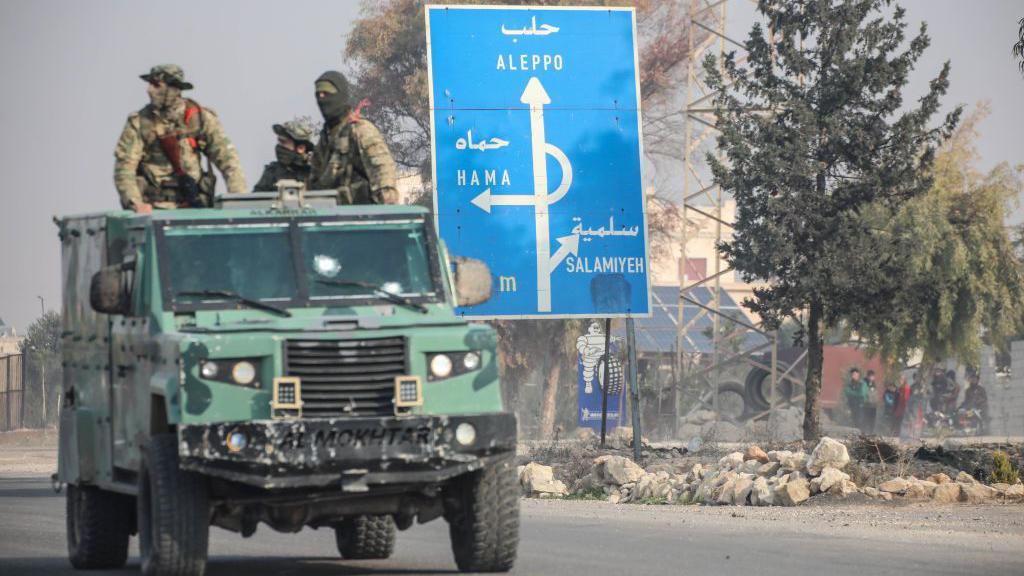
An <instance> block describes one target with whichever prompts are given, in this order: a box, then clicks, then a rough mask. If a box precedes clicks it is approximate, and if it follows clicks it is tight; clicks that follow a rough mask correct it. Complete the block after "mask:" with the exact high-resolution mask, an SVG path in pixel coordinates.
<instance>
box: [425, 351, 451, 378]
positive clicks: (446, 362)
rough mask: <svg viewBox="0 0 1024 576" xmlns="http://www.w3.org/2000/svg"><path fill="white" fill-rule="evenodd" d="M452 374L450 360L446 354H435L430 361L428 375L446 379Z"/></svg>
mask: <svg viewBox="0 0 1024 576" xmlns="http://www.w3.org/2000/svg"><path fill="white" fill-rule="evenodd" d="M451 373H452V359H451V358H449V357H448V355H447V354H435V355H434V357H433V358H431V359H430V374H431V375H433V376H434V377H435V378H447V377H448V375H449V374H451Z"/></svg>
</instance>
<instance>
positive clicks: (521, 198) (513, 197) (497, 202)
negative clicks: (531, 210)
mask: <svg viewBox="0 0 1024 576" xmlns="http://www.w3.org/2000/svg"><path fill="white" fill-rule="evenodd" d="M470 202H472V203H473V204H475V205H476V207H477V208H479V209H481V210H483V211H484V212H487V213H488V214H490V212H491V206H529V205H531V204H533V196H527V195H525V194H494V195H491V189H490V188H488V189H486V190H484V191H483V192H481V193H480V194H479V195H478V196H477V197H476V198H473V199H472V200H470Z"/></svg>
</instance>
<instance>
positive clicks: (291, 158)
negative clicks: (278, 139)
mask: <svg viewBox="0 0 1024 576" xmlns="http://www.w3.org/2000/svg"><path fill="white" fill-rule="evenodd" d="M274 152H275V154H276V155H277V161H278V162H280V163H281V164H282V165H283V166H285V167H287V168H290V169H292V170H298V171H300V172H303V171H306V170H309V158H308V157H307V156H306V155H305V154H299V153H298V152H297V151H295V150H289V149H288V148H285V147H284V146H282V145H280V144H278V145H277V147H276V148H274Z"/></svg>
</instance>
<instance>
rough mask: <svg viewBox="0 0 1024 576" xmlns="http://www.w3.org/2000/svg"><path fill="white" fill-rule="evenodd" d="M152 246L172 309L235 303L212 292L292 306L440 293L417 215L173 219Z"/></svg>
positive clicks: (425, 296) (426, 296) (415, 297)
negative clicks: (366, 219) (374, 219)
mask: <svg viewBox="0 0 1024 576" xmlns="http://www.w3.org/2000/svg"><path fill="white" fill-rule="evenodd" d="M158 245H159V247H160V251H161V254H160V261H161V274H162V276H161V280H162V283H163V285H164V288H165V295H166V297H165V299H166V300H167V301H169V302H171V304H172V307H173V308H174V309H175V310H183V309H194V308H200V307H202V308H230V307H236V306H238V305H239V302H238V301H237V300H238V299H237V298H234V299H233V298H228V297H225V296H223V295H218V294H216V293H215V292H224V293H232V294H234V295H237V296H238V297H241V298H246V299H250V300H255V301H260V302H268V303H272V302H277V303H279V305H285V306H293V307H295V306H323V305H332V304H336V305H347V304H357V303H358V304H363V303H370V302H379V301H386V300H387V298H383V297H382V295H381V294H380V291H386V292H390V293H391V294H395V295H401V296H403V297H406V298H408V299H410V300H412V301H428V302H431V301H436V300H437V298H438V288H437V286H436V285H435V284H436V275H435V274H433V273H432V271H433V267H434V266H435V265H436V264H434V263H433V262H432V260H431V258H430V257H429V252H428V242H427V239H426V230H425V228H424V224H423V222H422V221H420V220H410V221H402V222H398V223H392V222H387V223H381V224H353V223H350V222H337V221H326V222H324V221H310V222H301V221H300V222H298V223H280V224H276V223H275V224H240V223H232V224H203V223H190V224H179V223H171V224H169V225H168V226H166V227H165V228H164V230H163V239H162V241H161V242H159V243H158ZM385 296H386V295H385Z"/></svg>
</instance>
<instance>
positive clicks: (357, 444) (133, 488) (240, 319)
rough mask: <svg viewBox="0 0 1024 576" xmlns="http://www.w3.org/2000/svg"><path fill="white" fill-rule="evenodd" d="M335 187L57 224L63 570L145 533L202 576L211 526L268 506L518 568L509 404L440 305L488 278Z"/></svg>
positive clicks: (414, 222) (484, 285) (490, 350)
mask: <svg viewBox="0 0 1024 576" xmlns="http://www.w3.org/2000/svg"><path fill="white" fill-rule="evenodd" d="M240 196H241V195H240ZM329 198H330V195H325V194H320V193H316V192H309V193H304V192H303V191H302V190H301V188H290V187H289V186H287V185H282V187H281V191H280V193H262V194H259V193H257V194H249V195H245V197H240V198H239V199H233V198H227V199H225V200H223V201H222V202H221V203H220V204H219V205H218V207H217V208H209V209H195V210H168V211H157V212H154V213H153V214H152V215H136V214H134V213H131V212H127V211H116V212H108V213H103V214H92V215H85V216H74V217H67V218H64V219H62V220H60V221H59V222H58V224H59V227H60V237H61V241H62V259H63V279H64V302H63V304H64V336H63V338H64V346H63V350H64V366H65V368H64V382H63V396H62V402H63V404H62V406H63V411H62V413H61V422H60V458H59V469H58V475H57V480H58V481H59V482H63V483H66V484H67V531H68V533H67V540H68V551H69V555H70V559H71V563H72V564H73V565H74V566H75V567H76V568H100V567H117V566H121V565H123V564H124V563H125V562H126V558H127V554H128V543H129V538H130V535H132V534H138V538H139V549H140V552H141V557H142V558H141V560H142V571H143V572H144V573H146V574H160V575H164V574H183V575H184V574H201V573H202V572H203V570H204V567H205V563H206V559H207V550H208V544H207V543H208V538H209V530H210V528H209V527H210V526H211V525H212V526H218V527H221V528H224V529H227V530H230V531H234V532H238V533H240V534H241V535H242V536H250V535H252V534H253V533H254V532H255V531H256V529H257V526H258V525H259V524H260V523H263V524H267V525H269V526H270V527H271V528H273V529H275V530H278V531H282V532H297V531H299V530H301V529H302V528H303V527H312V528H325V529H333V530H334V533H335V536H336V541H337V548H338V552H339V553H340V555H341V556H342V557H343V558H359V559H370V558H386V557H388V555H390V554H391V552H392V550H393V547H394V541H395V533H396V530H404V529H406V528H408V527H409V526H410V525H411V524H412V523H413V522H414V521H418V522H420V523H423V522H428V521H430V520H434V519H438V518H441V517H443V518H444V519H445V520H446V521H447V522H448V524H449V532H450V534H451V541H452V549H453V551H454V556H455V561H456V564H457V565H458V567H459V568H460V569H461V570H463V571H506V570H508V569H510V568H511V566H512V563H513V560H514V558H515V553H516V547H517V540H518V524H519V517H518V514H519V510H518V486H517V482H516V479H515V472H514V466H513V465H512V460H511V458H512V456H513V455H514V448H515V440H516V422H515V417H514V416H513V415H512V414H509V413H507V412H504V411H503V409H502V403H501V394H500V390H499V382H498V373H497V367H496V357H495V345H496V335H495V332H494V331H493V330H492V329H491V328H490V327H487V326H484V325H476V324H467V323H466V322H465V321H463V320H462V319H461V318H460V317H459V316H457V315H456V314H455V312H454V308H453V307H454V305H455V303H456V301H457V299H458V302H459V303H461V304H464V305H472V304H474V303H479V302H482V301H484V300H486V298H487V297H488V296H489V294H490V272H489V271H488V270H487V268H486V266H485V265H483V264H482V263H480V262H478V261H473V260H458V261H457V262H456V261H455V260H456V259H454V258H453V259H449V257H448V255H447V254H446V251H445V248H444V246H443V245H442V244H441V243H440V242H439V240H438V238H437V236H436V233H435V231H434V227H433V224H432V218H431V217H430V216H429V215H428V214H427V213H426V212H425V211H423V210H422V209H419V208H416V207H405V206H346V207H338V206H335V205H334V202H333V201H331V200H330V199H329ZM453 264H454V265H453Z"/></svg>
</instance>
